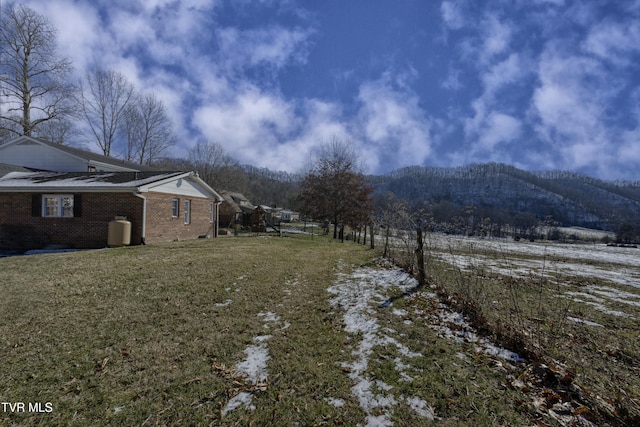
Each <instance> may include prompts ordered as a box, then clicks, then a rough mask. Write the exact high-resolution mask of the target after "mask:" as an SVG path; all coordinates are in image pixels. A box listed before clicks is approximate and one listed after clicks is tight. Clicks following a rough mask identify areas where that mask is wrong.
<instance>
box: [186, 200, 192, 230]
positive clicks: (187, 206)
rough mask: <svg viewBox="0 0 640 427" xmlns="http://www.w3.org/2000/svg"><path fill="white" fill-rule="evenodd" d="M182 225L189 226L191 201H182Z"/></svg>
mask: <svg viewBox="0 0 640 427" xmlns="http://www.w3.org/2000/svg"><path fill="white" fill-rule="evenodd" d="M184 223H185V224H191V200H185V201H184Z"/></svg>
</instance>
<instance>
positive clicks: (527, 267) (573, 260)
mask: <svg viewBox="0 0 640 427" xmlns="http://www.w3.org/2000/svg"><path fill="white" fill-rule="evenodd" d="M428 247H429V248H430V249H432V250H431V252H430V254H431V255H432V256H434V257H435V258H436V259H439V260H442V261H445V262H448V263H450V264H452V265H454V266H456V267H458V268H460V269H461V270H463V271H467V272H476V273H479V274H486V273H492V274H499V275H503V276H507V277H517V278H531V277H534V278H536V277H537V278H546V279H550V280H552V281H557V283H559V284H567V283H572V284H576V283H580V284H582V287H581V290H580V292H573V291H569V289H568V288H567V291H566V292H565V293H564V294H563V295H560V296H561V297H563V298H570V299H572V300H573V301H576V302H579V303H583V304H587V305H590V306H592V307H594V308H596V309H597V310H599V311H601V312H603V313H606V314H609V315H613V316H618V317H632V316H631V315H630V314H629V313H628V312H624V311H621V309H620V305H621V304H622V305H626V306H629V308H631V307H640V262H639V258H640V250H638V249H636V248H618V247H611V246H606V245H602V244H564V243H549V242H542V243H538V242H534V243H532V242H526V241H520V242H515V241H512V240H506V239H479V238H464V237H452V236H442V235H431V236H430V238H429V244H428ZM565 280H566V282H565ZM596 283H597V284H596ZM607 284H610V286H607ZM620 287H628V290H623V289H620ZM612 305H615V306H616V309H613V308H611V307H610V306H612ZM585 322H588V320H586V321H585ZM583 323H584V322H583Z"/></svg>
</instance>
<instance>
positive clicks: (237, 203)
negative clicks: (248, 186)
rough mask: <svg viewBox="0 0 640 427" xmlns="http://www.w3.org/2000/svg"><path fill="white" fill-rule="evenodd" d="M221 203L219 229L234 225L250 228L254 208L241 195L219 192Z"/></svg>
mask: <svg viewBox="0 0 640 427" xmlns="http://www.w3.org/2000/svg"><path fill="white" fill-rule="evenodd" d="M220 194H222V197H223V202H222V205H221V206H220V224H221V227H229V228H232V227H233V226H235V225H240V226H250V225H251V216H252V215H253V211H254V209H255V206H254V205H253V204H252V203H251V202H250V201H249V199H247V198H246V197H245V196H244V194H242V193H235V192H232V191H221V192H220Z"/></svg>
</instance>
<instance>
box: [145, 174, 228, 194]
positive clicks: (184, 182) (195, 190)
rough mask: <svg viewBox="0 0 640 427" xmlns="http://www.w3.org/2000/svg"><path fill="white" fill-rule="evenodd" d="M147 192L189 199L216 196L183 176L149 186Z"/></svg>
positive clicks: (188, 177)
mask: <svg viewBox="0 0 640 427" xmlns="http://www.w3.org/2000/svg"><path fill="white" fill-rule="evenodd" d="M148 191H151V192H155V193H167V194H177V195H181V196H189V197H204V198H208V199H209V198H216V194H215V193H212V192H211V191H210V190H209V189H208V188H205V186H203V185H200V184H199V183H198V182H195V181H194V180H193V179H191V176H185V177H181V178H177V179H174V180H170V181H165V182H163V183H160V184H157V185H153V184H152V185H149V186H148Z"/></svg>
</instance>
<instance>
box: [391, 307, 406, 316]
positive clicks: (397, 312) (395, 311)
mask: <svg viewBox="0 0 640 427" xmlns="http://www.w3.org/2000/svg"><path fill="white" fill-rule="evenodd" d="M391 312H392V313H393V314H394V315H396V316H406V315H407V310H402V309H399V308H394V309H393V310H391Z"/></svg>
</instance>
